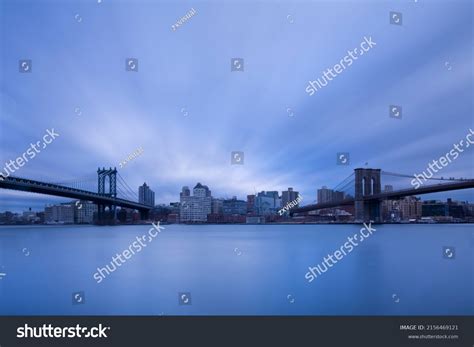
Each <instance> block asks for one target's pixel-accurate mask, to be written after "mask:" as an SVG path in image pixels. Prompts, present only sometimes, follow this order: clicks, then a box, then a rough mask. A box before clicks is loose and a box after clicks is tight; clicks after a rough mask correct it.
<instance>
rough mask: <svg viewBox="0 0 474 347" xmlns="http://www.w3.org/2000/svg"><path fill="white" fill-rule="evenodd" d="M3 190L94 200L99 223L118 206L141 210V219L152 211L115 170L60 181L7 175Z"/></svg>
mask: <svg viewBox="0 0 474 347" xmlns="http://www.w3.org/2000/svg"><path fill="white" fill-rule="evenodd" d="M0 188H4V189H12V190H19V191H25V192H32V193H39V194H46V195H53V196H60V197H65V198H71V199H79V200H86V201H91V202H93V203H95V204H96V205H97V207H98V214H97V219H98V222H99V223H103V222H105V220H106V219H107V218H110V217H111V216H115V212H116V207H117V206H118V207H125V208H131V209H134V210H138V211H139V212H140V216H141V219H148V213H149V211H150V209H151V208H153V206H149V205H144V204H142V203H139V202H138V195H137V193H136V192H134V190H133V189H132V188H130V186H129V185H128V184H127V182H126V181H125V180H124V179H123V177H122V176H120V174H119V173H118V172H117V169H116V168H114V169H112V168H109V169H105V168H102V169H100V168H99V169H98V170H97V176H95V175H92V176H86V177H81V178H77V179H71V180H68V181H61V182H51V181H39V180H32V179H29V178H21V177H13V176H8V177H3V179H1V180H0Z"/></svg>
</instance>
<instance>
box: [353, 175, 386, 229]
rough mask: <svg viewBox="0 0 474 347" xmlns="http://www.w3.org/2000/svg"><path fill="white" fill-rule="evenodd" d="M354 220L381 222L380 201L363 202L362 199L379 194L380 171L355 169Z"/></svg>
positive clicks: (380, 186)
mask: <svg viewBox="0 0 474 347" xmlns="http://www.w3.org/2000/svg"><path fill="white" fill-rule="evenodd" d="M354 171H355V205H354V207H355V219H356V220H357V221H363V222H368V221H371V220H373V221H374V222H381V221H382V211H381V208H380V205H381V203H380V201H379V200H376V201H367V202H366V201H364V197H366V196H370V195H374V194H380V193H381V191H382V184H381V180H380V169H360V168H359V169H355V170H354Z"/></svg>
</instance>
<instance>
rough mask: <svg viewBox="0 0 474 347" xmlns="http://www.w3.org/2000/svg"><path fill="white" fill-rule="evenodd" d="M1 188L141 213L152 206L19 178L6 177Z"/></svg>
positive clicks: (1, 183)
mask: <svg viewBox="0 0 474 347" xmlns="http://www.w3.org/2000/svg"><path fill="white" fill-rule="evenodd" d="M0 188H4V189H13V190H21V191H25V192H33V193H39V194H46V195H54V196H62V197H65V198H71V199H80V200H87V201H92V202H94V203H96V204H99V205H106V206H110V205H114V206H121V207H126V208H132V209H136V210H139V211H148V210H150V206H147V205H143V204H140V203H138V202H134V201H129V200H124V199H119V198H114V197H111V196H106V195H100V194H98V193H93V192H90V191H87V190H82V189H76V188H69V187H65V186H61V185H57V184H54V183H45V182H40V181H34V180H30V179H25V178H19V177H11V176H10V177H6V178H4V179H3V180H1V179H0Z"/></svg>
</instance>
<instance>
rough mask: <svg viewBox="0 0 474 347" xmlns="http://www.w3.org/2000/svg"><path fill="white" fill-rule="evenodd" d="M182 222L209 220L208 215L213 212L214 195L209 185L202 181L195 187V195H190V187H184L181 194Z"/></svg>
mask: <svg viewBox="0 0 474 347" xmlns="http://www.w3.org/2000/svg"><path fill="white" fill-rule="evenodd" d="M180 203H181V205H180V220H181V222H207V215H208V214H210V213H211V212H212V196H211V191H210V190H209V187H208V186H205V185H202V184H201V183H198V184H196V186H195V187H194V188H193V195H192V196H191V195H189V188H187V187H183V189H182V191H181V194H180Z"/></svg>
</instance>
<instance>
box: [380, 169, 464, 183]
mask: <svg viewBox="0 0 474 347" xmlns="http://www.w3.org/2000/svg"><path fill="white" fill-rule="evenodd" d="M381 173H382V174H383V175H388V176H395V177H404V178H412V179H413V178H415V175H405V174H400V173H396V172H388V171H382V172H381ZM428 179H429V180H435V181H464V180H465V179H462V178H443V177H431V178H428Z"/></svg>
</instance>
